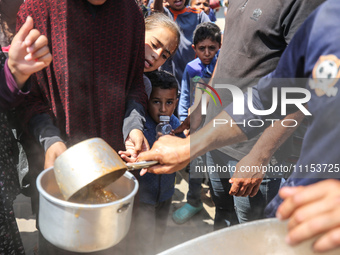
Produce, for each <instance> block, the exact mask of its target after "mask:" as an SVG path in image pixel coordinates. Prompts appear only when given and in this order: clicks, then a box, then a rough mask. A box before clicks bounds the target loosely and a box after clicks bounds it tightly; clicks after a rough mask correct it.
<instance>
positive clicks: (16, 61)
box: [0, 17, 52, 254]
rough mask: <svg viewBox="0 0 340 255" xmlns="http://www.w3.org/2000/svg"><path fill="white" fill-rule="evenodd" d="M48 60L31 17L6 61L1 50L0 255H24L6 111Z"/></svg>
mask: <svg viewBox="0 0 340 255" xmlns="http://www.w3.org/2000/svg"><path fill="white" fill-rule="evenodd" d="M51 60H52V56H51V54H50V52H49V49H48V46H47V38H46V37H45V36H42V35H40V32H39V31H38V30H36V29H33V19H32V18H31V17H28V18H27V20H26V22H25V23H24V25H23V26H22V27H21V29H20V30H19V31H18V33H17V35H16V36H15V37H14V38H13V41H12V46H11V48H10V51H9V59H8V60H7V61H6V59H5V57H4V54H3V53H2V51H1V47H0V70H1V71H0V99H1V100H0V240H1V242H0V254H25V250H24V247H23V245H22V242H21V239H20V233H19V230H18V227H17V224H16V220H15V215H14V210H13V201H14V199H15V198H16V196H17V195H18V194H19V192H20V185H19V179H18V173H17V168H16V161H17V156H18V155H17V146H16V141H15V140H14V137H13V134H12V130H11V127H10V125H9V123H8V120H7V110H9V109H11V108H12V107H14V106H17V105H18V104H19V103H20V101H21V100H22V99H23V97H24V94H27V89H29V85H28V84H27V83H26V81H27V80H28V78H29V76H30V75H31V74H32V73H34V72H37V71H39V70H41V69H43V68H44V67H46V66H48V65H49V64H50V62H51Z"/></svg>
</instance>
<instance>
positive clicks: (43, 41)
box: [0, 17, 52, 109]
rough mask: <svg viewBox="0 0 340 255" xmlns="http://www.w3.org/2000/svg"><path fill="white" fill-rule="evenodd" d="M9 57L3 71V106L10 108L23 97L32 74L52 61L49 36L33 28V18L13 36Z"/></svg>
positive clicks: (28, 19)
mask: <svg viewBox="0 0 340 255" xmlns="http://www.w3.org/2000/svg"><path fill="white" fill-rule="evenodd" d="M8 55H9V59H8V60H7V61H6V63H5V68H4V70H2V71H1V72H2V73H1V76H2V77H1V78H2V80H3V83H2V84H4V85H5V84H7V86H1V94H2V97H3V101H2V102H1V104H0V105H1V108H4V109H6V108H10V107H12V106H15V103H18V100H19V99H20V98H21V97H22V95H23V93H22V91H21V90H22V89H23V88H24V85H25V83H26V81H27V80H28V78H29V77H30V76H31V74H33V73H35V72H37V71H39V70H41V69H43V68H45V67H46V66H48V65H49V64H50V63H51V61H52V56H51V54H50V51H49V48H48V47H47V38H46V37H45V36H43V35H41V34H40V32H39V31H38V30H36V29H33V19H32V18H31V17H27V19H26V22H25V23H24V24H23V26H22V27H21V29H20V30H19V31H18V33H17V34H16V36H15V37H14V38H13V41H12V46H11V48H10V50H9V53H8Z"/></svg>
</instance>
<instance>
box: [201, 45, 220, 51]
mask: <svg viewBox="0 0 340 255" xmlns="http://www.w3.org/2000/svg"><path fill="white" fill-rule="evenodd" d="M205 48H208V50H211V51H212V50H216V47H215V46H209V47H199V48H198V49H199V50H200V51H204V50H205Z"/></svg>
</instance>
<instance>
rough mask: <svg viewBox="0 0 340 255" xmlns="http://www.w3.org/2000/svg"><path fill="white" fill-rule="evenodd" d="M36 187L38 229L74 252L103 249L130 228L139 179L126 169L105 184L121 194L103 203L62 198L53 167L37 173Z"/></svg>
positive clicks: (48, 238)
mask: <svg viewBox="0 0 340 255" xmlns="http://www.w3.org/2000/svg"><path fill="white" fill-rule="evenodd" d="M37 188H38V191H39V194H40V195H39V228H40V232H41V234H42V235H43V236H44V238H45V239H47V240H48V241H49V242H50V243H52V244H53V245H55V246H57V247H58V248H61V249H64V250H68V251H73V252H95V251H100V250H105V249H108V248H110V247H112V246H114V245H116V244H117V243H118V242H120V241H121V240H122V239H123V238H124V237H125V235H126V234H127V232H128V230H129V228H130V223H131V217H132V209H133V201H134V196H135V195H136V193H137V190H138V182H137V180H136V178H135V177H134V176H133V175H132V174H131V173H129V172H126V173H125V174H124V175H123V176H122V177H121V178H119V179H118V180H117V181H116V182H114V183H112V184H110V185H109V186H107V187H106V188H105V189H106V190H108V191H111V192H114V193H115V194H117V195H118V196H119V197H121V199H120V200H117V201H114V202H110V203H106V204H77V203H72V202H68V201H65V200H63V199H62V194H61V193H60V190H59V187H58V185H57V182H56V179H55V175H54V172H53V169H52V168H49V169H46V170H44V171H43V172H42V173H40V174H39V176H38V178H37Z"/></svg>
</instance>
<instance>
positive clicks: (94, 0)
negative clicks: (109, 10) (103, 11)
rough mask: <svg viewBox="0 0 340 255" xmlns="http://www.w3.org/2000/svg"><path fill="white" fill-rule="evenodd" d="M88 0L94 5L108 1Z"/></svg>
mask: <svg viewBox="0 0 340 255" xmlns="http://www.w3.org/2000/svg"><path fill="white" fill-rule="evenodd" d="M87 1H88V2H89V3H90V4H93V5H102V4H104V3H105V2H106V0H87Z"/></svg>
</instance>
